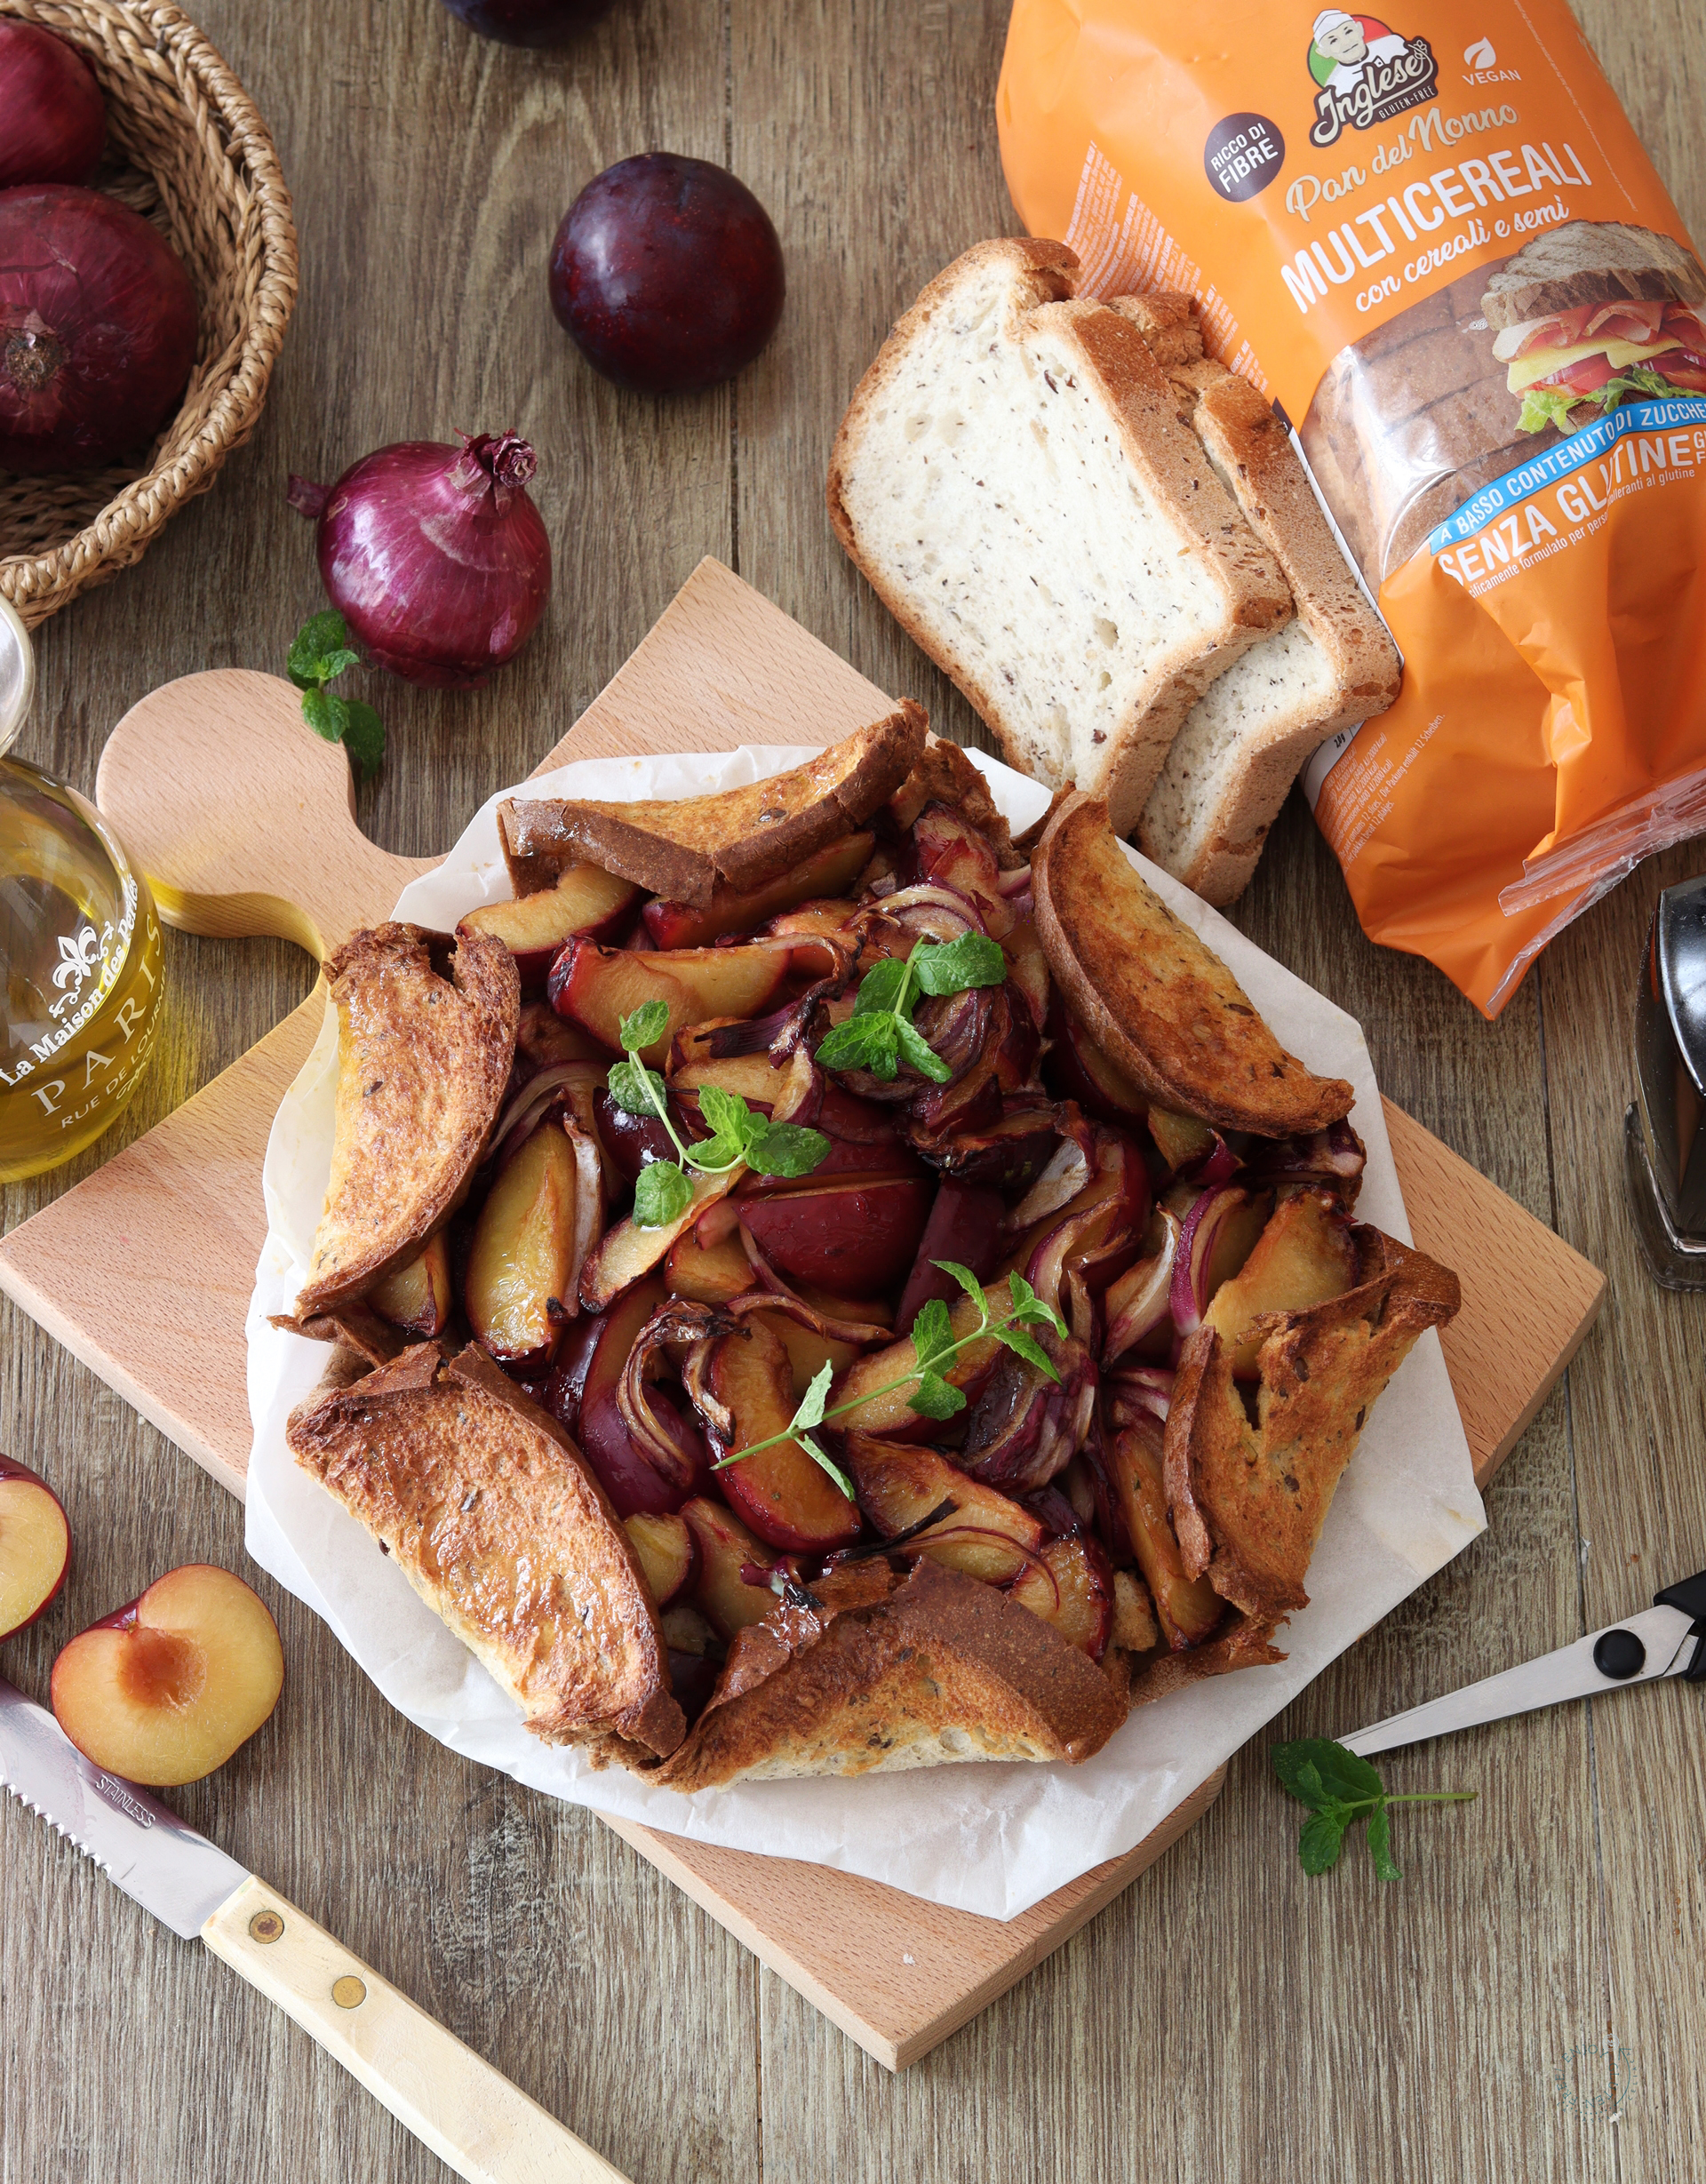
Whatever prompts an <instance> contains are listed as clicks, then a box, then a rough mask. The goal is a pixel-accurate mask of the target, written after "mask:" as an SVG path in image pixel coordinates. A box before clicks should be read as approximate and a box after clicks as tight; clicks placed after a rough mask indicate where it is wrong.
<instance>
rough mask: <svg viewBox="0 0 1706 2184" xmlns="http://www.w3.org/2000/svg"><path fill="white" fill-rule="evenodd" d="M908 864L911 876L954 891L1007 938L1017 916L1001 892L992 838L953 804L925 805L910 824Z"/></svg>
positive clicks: (991, 931)
mask: <svg viewBox="0 0 1706 2184" xmlns="http://www.w3.org/2000/svg"><path fill="white" fill-rule="evenodd" d="M908 844H909V846H908V850H907V862H908V864H909V865H910V866H911V875H910V876H911V877H913V879H915V880H923V881H931V882H933V883H934V884H935V885H937V887H945V888H952V889H953V891H954V893H955V894H956V895H961V896H963V897H965V898H966V900H967V901H968V902H969V904H970V905H972V907H973V909H975V910H976V911H977V914H978V916H979V917H980V918H981V919H982V920H983V923H984V929H985V932H987V933H988V934H990V936H991V937H993V939H996V940H1000V939H1003V938H1004V937H1006V934H1007V931H1008V928H1009V926H1010V925H1011V924H1012V922H1013V913H1012V912H1011V911H1010V910H1009V909H1008V906H1007V901H1006V898H1005V897H1004V896H1003V895H1002V893H1001V868H1000V863H999V862H998V860H997V858H996V856H995V851H994V848H993V845H992V843H991V842H990V841H989V839H988V837H987V836H986V835H984V834H980V833H978V832H977V828H976V827H975V826H972V825H969V823H968V822H967V821H966V820H964V819H962V818H961V816H960V814H959V813H958V812H957V811H955V810H953V809H952V808H951V807H950V806H949V805H947V804H945V803H941V802H936V803H929V804H926V805H925V807H924V809H923V810H922V811H921V812H920V813H919V815H918V817H917V818H915V819H914V820H913V824H912V827H911V829H910V830H909V837H908Z"/></svg>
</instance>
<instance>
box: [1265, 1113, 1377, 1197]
mask: <svg viewBox="0 0 1706 2184" xmlns="http://www.w3.org/2000/svg"><path fill="white" fill-rule="evenodd" d="M1367 1158H1368V1156H1367V1152H1366V1151H1365V1149H1364V1146H1363V1143H1362V1140H1361V1138H1359V1136H1357V1134H1356V1132H1355V1131H1354V1130H1353V1129H1352V1128H1351V1125H1350V1123H1349V1122H1335V1123H1332V1124H1330V1125H1329V1126H1328V1127H1327V1128H1326V1129H1324V1130H1317V1131H1316V1132H1315V1134H1314V1136H1312V1137H1279V1138H1273V1137H1258V1138H1257V1139H1256V1141H1255V1143H1254V1144H1252V1145H1251V1147H1250V1149H1249V1151H1248V1152H1247V1153H1246V1154H1245V1156H1244V1167H1245V1169H1246V1172H1247V1173H1248V1176H1250V1177H1251V1179H1252V1180H1253V1181H1258V1182H1261V1183H1264V1184H1291V1183H1319V1184H1327V1186H1328V1188H1329V1189H1331V1190H1334V1191H1336V1192H1338V1194H1339V1197H1340V1198H1341V1199H1342V1200H1343V1202H1344V1204H1345V1205H1347V1206H1351V1205H1354V1204H1355V1203H1356V1198H1357V1193H1358V1192H1359V1190H1360V1189H1361V1188H1362V1172H1363V1168H1364V1167H1365V1166H1366V1164H1367Z"/></svg>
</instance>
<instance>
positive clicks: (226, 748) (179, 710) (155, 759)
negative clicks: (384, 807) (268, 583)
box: [95, 667, 439, 962]
mask: <svg viewBox="0 0 1706 2184" xmlns="http://www.w3.org/2000/svg"><path fill="white" fill-rule="evenodd" d="M95 801H96V803H97V804H98V805H99V806H100V810H101V814H102V816H103V817H105V818H106V819H108V821H109V822H110V823H111V825H112V827H113V830H114V832H115V833H116V834H117V836H118V838H119V840H120V841H122V842H123V843H124V850H125V854H126V855H127V856H128V857H130V859H131V861H132V864H133V865H135V866H136V867H137V868H138V870H139V871H140V872H141V873H143V874H144V875H145V876H146V878H147V882H148V885H149V887H150V888H152V889H153V890H154V898H155V905H156V906H157V907H158V909H159V912H160V914H161V916H162V917H163V919H164V920H165V921H166V923H167V924H168V925H175V926H179V927H180V928H181V929H183V930H184V931H185V932H188V933H208V934H211V935H214V936H215V937H219V938H222V939H247V938H251V937H256V936H258V935H260V934H276V935H278V936H279V937H282V938H283V939H285V940H293V941H295V942H297V943H298V945H299V946H301V947H304V948H306V949H307V951H308V953H309V954H310V955H312V956H314V957H315V959H316V960H318V961H322V962H323V961H324V960H325V958H326V957H327V956H328V955H330V954H331V951H332V950H333V949H334V948H336V947H337V946H338V945H339V943H340V942H341V941H343V940H345V939H347V937H348V936H349V935H350V934H351V933H353V932H354V931H355V929H356V927H357V926H360V925H372V924H376V923H378V922H379V920H380V919H382V918H384V917H386V916H387V915H388V914H389V913H390V909H391V905H393V904H394V903H395V901H396V899H397V897H398V896H399V895H400V894H401V893H402V892H403V889H404V888H405V887H407V886H408V884H409V882H410V881H411V880H413V879H415V878H416V877H417V876H418V875H419V873H424V872H429V871H430V870H431V869H432V867H433V866H434V865H436V864H437V863H438V862H439V860H438V859H437V858H436V857H393V856H392V855H391V854H390V852H389V851H388V850H386V849H379V847H378V846H377V845H376V844H375V843H373V842H371V841H369V840H368V839H367V836H366V835H365V834H363V832H362V830H361V828H360V827H359V826H357V825H356V824H355V789H354V786H353V785H352V783H351V780H350V772H349V761H348V760H347V757H346V756H345V754H344V750H343V746H342V745H340V744H335V743H327V742H325V741H324V740H323V738H322V737H318V736H316V735H315V732H314V730H313V729H311V728H310V727H309V726H308V724H307V721H304V719H303V718H302V701H301V697H300V694H299V692H298V691H297V690H296V689H294V688H293V687H292V686H291V684H290V683H288V682H283V681H282V680H281V678H280V677H278V676H277V675H263V674H253V673H252V672H251V671H250V670H249V669H247V668H241V667H221V668H215V669H213V670H211V672H210V673H208V674H199V675H185V676H183V677H182V678H181V679H180V680H179V681H178V682H168V683H164V684H163V685H162V687H161V688H160V689H157V690H153V691H151V692H150V693H149V694H148V696H147V697H145V698H143V699H142V701H141V702H140V704H139V705H132V708H131V710H130V711H129V712H128V713H126V714H125V715H124V719H123V720H122V721H120V722H119V724H118V726H117V727H116V729H114V730H113V732H112V734H111V735H110V736H109V737H108V738H107V748H106V749H105V750H104V751H103V752H102V753H101V756H100V770H99V772H98V773H97V774H96V776H95Z"/></svg>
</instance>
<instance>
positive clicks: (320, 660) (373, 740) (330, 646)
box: [285, 607, 385, 781]
mask: <svg viewBox="0 0 1706 2184" xmlns="http://www.w3.org/2000/svg"><path fill="white" fill-rule="evenodd" d="M360 665H361V654H360V653H359V652H355V651H352V650H351V649H350V643H349V626H348V624H347V622H346V621H345V620H344V618H343V616H342V615H341V614H339V612H338V610H337V609H336V608H335V607H328V608H327V609H326V610H325V612H324V613H323V614H314V615H310V616H309V617H308V619H307V621H306V622H304V623H303V625H302V626H301V628H300V629H299V630H298V631H297V633H296V636H295V638H294V639H293V641H292V642H291V650H290V657H289V658H288V659H287V660H286V662H285V666H286V669H287V671H288V673H289V674H290V678H291V682H294V683H295V685H296V687H297V689H299V690H300V691H301V693H302V718H303V719H304V720H305V721H307V724H308V726H309V727H310V728H311V729H313V730H314V732H315V735H316V736H323V737H325V739H326V741H327V742H328V743H341V744H342V745H343V746H344V748H345V750H346V751H347V752H348V753H349V755H350V757H351V758H352V759H353V760H354V761H355V770H356V772H357V773H358V774H359V775H360V776H361V777H362V779H363V781H366V780H368V779H369V778H370V777H371V776H372V775H374V774H376V773H378V771H379V763H380V761H381V760H382V759H383V758H384V756H385V726H384V723H383V722H382V721H380V719H379V714H378V713H375V712H374V710H373V708H372V706H371V705H363V702H362V700H361V699H360V698H359V697H339V696H337V694H336V693H335V692H334V691H331V690H329V689H327V688H326V685H327V684H328V683H329V682H336V681H337V680H338V678H339V675H341V674H344V672H345V671H346V670H347V668H351V667H358V666H360Z"/></svg>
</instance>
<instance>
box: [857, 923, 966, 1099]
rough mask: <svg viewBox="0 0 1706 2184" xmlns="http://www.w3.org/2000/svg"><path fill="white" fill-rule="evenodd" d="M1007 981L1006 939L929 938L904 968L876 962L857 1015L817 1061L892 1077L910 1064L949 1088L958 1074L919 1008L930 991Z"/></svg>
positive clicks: (951, 990) (892, 960)
mask: <svg viewBox="0 0 1706 2184" xmlns="http://www.w3.org/2000/svg"><path fill="white" fill-rule="evenodd" d="M1006 976H1007V958H1006V957H1005V956H1004V955H1003V954H1002V953H1001V948H1000V942H999V941H993V940H990V939H987V938H986V937H985V936H984V935H983V934H982V933H961V936H960V937H959V939H958V940H945V941H928V940H921V941H920V942H919V943H918V945H917V946H916V947H915V948H914V949H913V952H912V953H911V954H910V955H909V956H908V957H907V958H906V960H905V962H904V963H903V962H901V961H900V960H898V959H897V958H896V957H893V956H886V957H885V958H884V959H883V960H882V961H881V963H873V965H872V967H871V968H870V969H869V970H868V971H866V973H865V976H864V977H863V978H862V979H861V980H860V982H859V991H858V994H857V998H856V999H855V1000H854V1003H853V1014H852V1015H851V1016H849V1017H848V1019H847V1020H846V1022H845V1023H843V1024H837V1025H836V1026H835V1027H834V1029H833V1031H832V1032H830V1033H829V1035H828V1036H827V1038H825V1040H824V1041H823V1043H822V1044H821V1045H820V1046H819V1048H818V1049H817V1059H818V1061H819V1062H820V1063H822V1064H823V1066H824V1067H825V1069H842V1070H846V1069H867V1070H869V1071H870V1072H871V1074H872V1075H873V1077H881V1078H883V1079H885V1080H887V1079H889V1078H892V1077H894V1076H895V1075H897V1073H898V1071H899V1068H900V1064H902V1063H903V1062H905V1064H906V1065H907V1067H908V1068H909V1069H915V1070H916V1071H917V1072H918V1073H919V1075H920V1076H921V1077H928V1078H929V1079H930V1080H931V1081H932V1082H933V1083H935V1084H946V1083H947V1081H948V1080H949V1079H950V1078H951V1077H952V1076H953V1071H952V1070H951V1069H950V1068H949V1067H948V1065H947V1064H946V1063H945V1062H944V1061H943V1060H942V1059H941V1057H940V1056H938V1055H937V1054H936V1053H935V1051H934V1050H933V1049H932V1048H931V1047H930V1046H929V1043H928V1042H927V1041H926V1040H925V1038H924V1036H923V1034H922V1032H919V1031H917V1030H915V1029H914V1027H913V1009H914V1008H916V1007H917V1006H918V1003H919V1001H920V1000H921V999H922V998H923V997H924V996H925V995H926V994H933V993H964V992H968V991H969V989H970V988H971V987H973V986H998V985H1000V983H1001V981H1002V979H1004V978H1005V977H1006ZM914 988H916V989H917V990H916V992H914Z"/></svg>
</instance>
